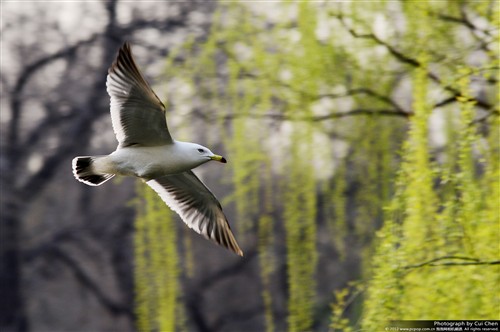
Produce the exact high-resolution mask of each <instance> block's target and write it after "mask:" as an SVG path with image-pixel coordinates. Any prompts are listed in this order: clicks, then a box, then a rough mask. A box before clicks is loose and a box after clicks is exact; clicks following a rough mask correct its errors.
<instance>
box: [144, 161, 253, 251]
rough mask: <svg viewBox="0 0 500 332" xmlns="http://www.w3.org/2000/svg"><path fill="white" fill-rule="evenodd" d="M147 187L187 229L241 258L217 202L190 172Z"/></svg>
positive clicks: (162, 178)
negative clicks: (177, 215)
mask: <svg viewBox="0 0 500 332" xmlns="http://www.w3.org/2000/svg"><path fill="white" fill-rule="evenodd" d="M146 183H147V184H148V185H149V186H150V187H151V188H153V189H154V190H155V191H156V192H157V193H158V195H160V197H161V198H162V200H163V201H164V202H165V203H167V205H168V206H169V207H170V208H171V209H172V210H174V211H175V212H177V213H178V214H179V215H180V216H181V218H182V220H183V221H184V222H185V223H186V224H187V225H188V226H189V227H190V228H192V229H193V230H195V231H196V232H198V233H199V234H201V235H203V236H204V237H205V238H207V239H209V240H212V241H214V242H216V243H217V244H219V245H221V246H224V247H226V248H228V249H229V250H232V251H234V252H235V253H236V254H238V255H240V256H243V252H242V251H241V249H240V247H239V246H238V243H237V242H236V239H235V238H234V235H233V232H232V231H231V227H230V226H229V222H228V220H227V218H226V216H225V215H224V213H223V212H222V207H221V205H220V203H219V201H218V200H217V198H216V197H215V196H214V194H212V192H210V190H209V189H208V188H207V187H206V186H205V185H204V184H203V182H201V181H200V180H199V179H198V177H197V176H196V175H195V174H194V173H193V172H192V171H187V172H183V173H180V174H174V175H167V176H163V177H160V178H158V179H154V180H149V181H147V182H146Z"/></svg>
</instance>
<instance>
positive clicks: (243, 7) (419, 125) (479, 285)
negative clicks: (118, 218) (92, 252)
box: [136, 1, 500, 332]
mask: <svg viewBox="0 0 500 332" xmlns="http://www.w3.org/2000/svg"><path fill="white" fill-rule="evenodd" d="M460 3H462V5H463V6H468V7H460V6H459V5H457V2H453V1H449V2H427V1H418V2H414V1H412V2H387V1H372V2H369V3H367V2H356V1H352V2H342V3H337V2H326V3H317V2H308V1H299V2H285V3H283V4H280V5H279V6H280V7H279V10H280V11H279V13H280V15H279V16H280V17H278V18H276V17H273V16H272V15H270V14H271V12H272V10H270V11H269V13H268V12H267V11H266V10H265V9H266V8H267V7H266V6H274V5H276V4H273V3H266V4H264V3H259V4H258V6H256V5H255V4H253V5H252V3H250V2H249V3H246V2H243V3H238V2H229V3H228V2H222V3H220V4H219V7H218V10H217V11H216V13H215V15H214V17H213V23H212V26H211V29H210V34H209V35H208V36H207V38H206V40H204V41H203V42H202V43H201V44H197V43H194V42H193V41H187V42H186V43H185V44H184V45H182V47H181V48H180V49H179V50H177V52H175V55H173V57H172V58H170V60H171V61H170V62H169V65H168V76H169V77H176V78H177V80H181V81H182V83H183V84H184V85H187V86H189V87H190V90H191V91H192V92H190V93H187V94H186V93H184V96H183V94H182V93H177V92H176V91H173V92H172V99H174V101H175V103H176V104H177V105H179V106H182V107H188V108H189V111H190V112H191V113H189V114H188V116H185V119H187V120H184V121H189V123H190V125H191V121H193V119H194V118H195V116H196V115H198V116H200V117H201V118H203V121H204V122H203V125H207V124H210V126H208V127H210V128H207V131H210V130H213V131H216V132H217V138H216V139H215V142H214V143H216V144H222V145H223V146H224V148H225V149H226V150H227V154H228V156H229V157H230V158H229V160H230V163H229V164H228V167H230V170H231V175H230V176H231V180H230V184H231V194H228V195H227V196H226V197H223V198H222V203H223V205H224V206H230V205H231V204H233V205H234V210H235V211H236V216H235V217H234V218H232V221H233V220H234V222H232V224H231V226H232V228H233V230H235V232H236V233H237V237H238V239H239V240H240V241H241V242H243V243H245V242H247V244H251V243H257V248H256V249H257V252H258V254H259V266H260V277H261V281H262V292H261V295H262V307H263V308H264V315H263V317H264V318H263V320H264V323H263V324H265V326H266V330H267V331H269V332H270V331H273V330H275V329H276V328H277V327H278V326H283V324H281V325H280V323H281V322H277V321H276V320H275V317H273V313H275V312H277V311H279V310H277V308H276V305H277V303H278V301H273V291H275V292H276V290H275V289H273V284H272V280H273V277H275V276H274V275H273V274H274V273H275V272H276V271H277V270H279V269H278V264H280V263H281V262H286V272H287V274H286V276H287V280H286V282H287V295H288V298H287V324H288V326H287V328H288V330H290V331H304V330H311V329H313V328H314V327H315V326H316V325H315V324H317V323H318V322H317V321H315V318H317V317H318V316H319V315H318V312H319V311H320V309H318V310H317V311H316V309H317V307H316V305H317V304H318V302H319V301H316V300H317V299H318V298H319V297H320V296H321V295H323V294H317V291H316V289H317V288H319V287H317V286H319V285H318V284H317V280H316V276H317V267H318V266H319V264H318V262H321V263H322V264H341V263H339V262H346V260H347V259H359V258H358V257H361V260H362V262H361V263H360V265H362V267H361V270H362V273H363V275H362V276H360V275H356V278H362V277H364V278H365V280H366V285H364V286H363V287H361V286H360V287H359V289H358V287H357V288H356V289H357V291H356V292H354V293H356V294H357V293H358V292H361V291H362V289H366V299H365V300H364V303H363V319H362V325H363V328H364V329H366V330H367V331H372V330H373V331H374V330H377V328H378V327H380V325H381V324H384V323H385V322H386V320H387V319H391V318H392V319H423V318H427V319H446V318H448V319H464V318H470V319H475V318H478V319H479V318H487V317H496V316H491V315H495V313H494V312H492V310H493V309H494V308H497V307H498V304H499V302H500V299H499V297H498V296H497V295H496V294H493V293H492V292H488V289H493V288H494V287H495V283H498V282H499V281H500V280H499V276H498V275H499V273H498V268H497V267H496V266H498V265H496V266H494V265H491V266H488V265H477V266H475V265H464V266H463V267H455V266H452V267H444V266H434V265H436V264H438V265H439V263H440V262H442V263H457V262H458V263H464V262H469V263H474V262H488V261H492V260H495V256H498V248H495V247H494V246H492V245H490V244H491V243H497V242H498V239H499V238H500V234H499V230H498V224H499V216H498V196H499V186H498V178H499V162H498V158H499V128H498V127H499V123H498V116H491V117H490V118H489V119H487V120H488V121H485V122H484V123H483V124H486V125H485V128H487V129H484V128H483V132H482V133H480V132H479V130H478V128H479V127H478V125H477V124H476V123H475V121H476V120H475V119H477V118H478V117H480V116H484V114H483V115H481V114H479V112H478V111H477V107H476V105H475V104H474V101H473V98H472V97H473V95H474V94H473V92H472V91H473V89H472V88H471V84H472V83H471V82H472V80H473V78H474V77H477V76H480V75H483V74H484V76H486V75H487V74H488V73H491V69H492V68H494V67H495V66H498V60H491V61H489V60H488V61H489V62H488V61H485V63H483V64H481V66H480V67H473V66H471V65H468V64H467V63H465V62H464V59H465V58H466V55H468V54H470V52H471V49H472V47H471V46H470V43H469V44H468V43H462V42H461V41H460V40H461V35H460V34H459V33H457V30H456V29H454V28H450V25H451V26H452V27H457V26H458V23H457V22H456V20H455V21H454V20H451V19H450V18H448V19H446V17H445V18H443V17H442V16H443V15H442V13H443V12H446V13H447V14H449V15H450V17H451V18H454V17H460V15H461V13H462V12H461V8H462V9H463V8H466V9H467V10H470V11H473V12H477V13H479V14H478V15H481V16H484V17H488V18H490V19H491V17H490V16H491V15H490V14H489V12H490V11H489V7H488V6H485V5H484V4H481V3H480V2H467V1H465V2H460ZM448 7H449V8H448ZM273 10H276V8H275V7H273ZM394 13H395V14H396V16H397V17H398V20H396V21H394V20H393V14H394ZM445 16H446V15H445ZM401 22H403V23H401ZM398 25H403V27H401V26H398ZM374 26H382V27H385V28H382V29H380V28H379V29H375V28H374ZM375 30H377V31H376V32H374V31H375ZM325 31H326V32H325ZM485 31H486V30H485ZM378 33H380V34H381V35H382V36H379V35H378ZM384 34H386V36H384ZM458 41H460V42H458ZM493 53H494V52H493ZM177 55H179V59H182V61H181V60H179V61H177V62H176V61H174V60H172V59H173V58H176V56H177ZM488 56H490V57H491V58H492V59H496V57H495V54H490V55H488ZM494 61H497V62H494ZM481 78H482V79H488V78H487V77H481ZM177 83H179V82H177ZM183 84H175V86H182V85H183ZM188 90H189V89H188ZM400 95H403V97H401V98H400V99H398V97H400ZM449 95H455V97H457V98H456V100H455V99H453V100H451V101H449V102H447V103H446V104H444V105H439V106H436V104H439V102H440V101H441V100H440V99H439V98H442V97H443V96H445V97H447V96H449ZM476 95H477V93H476ZM455 97H454V98H455ZM179 98H180V99H179ZM410 98H411V101H409V99H410ZM495 98H497V97H495ZM495 98H493V99H495ZM495 102H496V103H498V100H497V99H495ZM200 105H201V106H202V107H200ZM198 109H203V111H202V114H200V113H201V112H200V111H198ZM483 109H484V107H483ZM436 115H439V116H442V117H441V118H440V119H441V120H442V121H443V122H444V126H443V128H444V133H445V134H444V135H443V136H444V137H445V138H444V140H445V144H444V146H443V147H439V148H437V147H436V145H435V143H434V142H432V139H431V136H432V134H434V133H435V131H436V129H433V128H431V127H430V125H431V124H432V122H433V116H436ZM183 116H184V115H183ZM191 127H193V126H192V125H191ZM192 130H193V132H192V133H191V134H192V135H196V133H195V131H196V129H192ZM437 150H439V151H437ZM145 194H146V193H145ZM149 200H150V199H149V198H148V199H147V201H149ZM153 210H154V209H153ZM145 215H146V214H145ZM141 218H142V217H141ZM141 218H139V219H138V224H137V227H138V234H143V235H141V236H142V237H139V238H138V239H142V242H138V244H137V246H136V248H137V255H138V257H142V258H141V259H138V260H137V267H138V268H139V269H142V270H143V271H146V272H148V271H153V268H152V267H151V266H152V265H151V264H153V263H151V262H156V261H157V260H158V256H156V254H151V253H149V250H150V249H148V248H149V247H148V248H146V242H145V240H144V239H146V237H145V236H153V235H147V234H149V233H148V232H147V231H144V230H143V231H141V227H144V228H143V229H146V228H145V227H146V226H141V225H143V224H144V225H145V224H146V222H145V221H144V220H145V219H144V220H143V219H141ZM168 220H170V219H168ZM168 220H167V223H168V222H170V221H168ZM139 221H141V222H139ZM163 222H165V221H163ZM141 223H142V224H141ZM325 225H327V226H325ZM321 227H323V228H321ZM380 227H382V228H381V229H380ZM277 229H284V230H285V241H284V242H285V243H279V242H278V241H277V239H281V234H275V231H276V230H277ZM325 229H328V232H324V230H325ZM377 230H378V231H377ZM375 233H376V234H377V236H376V239H375V243H374V244H373V245H372V241H373V238H374V234H375ZM170 236H173V235H172V234H171V235H170ZM255 237H257V241H252V240H253V239H255ZM320 237H321V241H323V242H322V243H320V242H321V241H319V239H320ZM325 239H326V240H325ZM476 239H480V241H476ZM246 240H248V241H246ZM165 242H167V241H165ZM169 242H170V241H169ZM326 242H328V243H327V244H325V243H326ZM320 244H322V245H323V247H320ZM326 246H330V247H328V248H327V249H324V248H325V247H326ZM332 247H333V248H334V249H331V248H332ZM284 248H286V257H284V256H283V257H277V256H276V255H277V254H278V253H280V254H281V252H283V251H284V250H283V249H284ZM157 249H158V250H167V249H161V248H160V247H158V248H157ZM169 250H170V249H169ZM172 250H173V249H172ZM332 252H333V254H331V253H332ZM173 257H176V255H173ZM353 257H356V258H353ZM496 259H497V260H498V258H496ZM457 260H458V261H457ZM148 262H149V263H148ZM141 264H142V265H141ZM169 264H174V263H173V262H170V263H169ZM175 264H176V263H175ZM188 266H189V264H188ZM465 269H466V270H465ZM192 270H193V268H191V271H192ZM172 271H176V270H175V269H174V270H172ZM138 273H139V272H138ZM148 273H149V272H148ZM495 273H496V274H495ZM143 274H144V272H141V275H143ZM141 275H138V277H137V280H138V292H137V296H138V301H139V303H143V305H142V306H141V305H139V306H138V313H140V312H142V314H139V317H143V318H141V319H142V320H139V325H140V327H141V329H146V330H147V329H151V328H152V329H155V328H158V326H159V325H158V324H159V323H158V322H156V321H155V318H154V317H156V316H155V314H151V313H156V314H159V312H158V311H154V310H156V309H154V308H153V305H152V303H153V302H148V301H150V300H145V299H146V298H147V297H148V296H149V295H148V294H150V291H149V290H147V289H148V288H147V285H146V283H147V282H146V281H151V280H153V281H154V278H153V279H147V278H149V277H144V276H142V277H141ZM350 277H351V276H350ZM141 278H142V279H141ZM161 278H163V277H161ZM353 278H354V277H353ZM339 279H340V277H339ZM457 280H461V281H460V285H459V284H457ZM337 281H338V280H331V283H332V284H334V283H335V282H337ZM141 282H142V284H141ZM340 282H342V281H340ZM141 285H142V286H141ZM321 286H322V287H323V288H325V286H324V285H321ZM148 292H149V293H148ZM164 292H165V294H167V293H168V292H170V291H168V292H167V291H166V290H164ZM464 292H465V293H466V294H468V295H467V299H468V301H466V302H464V299H463V293H464ZM168 294H170V293H168ZM334 294H335V293H332V294H331V298H330V299H327V300H326V301H333V303H332V308H333V310H332V315H331V316H332V320H335V321H332V322H331V326H332V328H336V329H341V328H343V329H345V330H349V327H348V325H349V324H350V322H351V320H349V319H347V320H346V317H345V316H343V315H344V314H345V312H346V310H343V309H342V307H343V306H344V305H351V304H348V303H347V302H348V301H347V300H346V297H347V294H348V293H347V291H346V292H344V293H342V292H337V293H336V295H334ZM461 294H462V295H461ZM481 294H482V295H481ZM485 294H486V295H485ZM141 299H142V300H141ZM170 299H171V301H173V300H172V299H173V298H170ZM154 301H158V300H154ZM326 301H325V302H326ZM359 302H361V301H359ZM144 303H148V304H147V305H146V304H144ZM165 303H167V302H165ZM168 303H169V304H168V305H167V304H164V305H165V306H166V307H168V308H170V307H169V305H171V304H172V303H174V302H168ZM429 303H434V304H437V306H436V305H433V306H430V305H429ZM358 305H360V304H358ZM152 308H153V309H152ZM141 310H142V311H141ZM150 310H153V311H150ZM168 310H170V311H168V312H172V311H171V309H168ZM146 313H148V314H146ZM489 315H490V316H489ZM155 322H156V323H155ZM172 324H173V323H172ZM329 324H330V323H329ZM354 329H356V328H354Z"/></svg>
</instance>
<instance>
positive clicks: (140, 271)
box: [134, 181, 179, 332]
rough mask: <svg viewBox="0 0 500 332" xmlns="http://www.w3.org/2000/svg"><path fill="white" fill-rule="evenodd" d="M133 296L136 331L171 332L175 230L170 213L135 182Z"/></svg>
mask: <svg viewBox="0 0 500 332" xmlns="http://www.w3.org/2000/svg"><path fill="white" fill-rule="evenodd" d="M137 194H138V197H139V198H138V199H136V202H135V206H136V210H137V211H138V213H137V217H136V221H135V234H134V244H135V245H134V248H135V265H136V267H135V269H134V271H135V293H136V315H137V328H138V330H139V331H148V332H149V331H174V330H176V323H177V320H176V315H177V314H178V313H179V310H178V307H179V303H178V302H177V297H178V295H179V291H178V287H179V285H178V280H177V279H178V258H177V257H178V255H177V243H176V230H175V225H174V223H173V218H172V216H171V213H172V212H170V210H169V209H168V208H166V207H165V203H164V202H163V201H162V200H161V199H160V198H159V197H158V195H157V194H156V193H155V192H154V191H153V190H152V189H150V188H149V187H148V186H146V185H145V184H144V183H142V182H140V183H139V181H138V184H137Z"/></svg>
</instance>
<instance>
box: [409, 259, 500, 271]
mask: <svg viewBox="0 0 500 332" xmlns="http://www.w3.org/2000/svg"><path fill="white" fill-rule="evenodd" d="M443 260H462V261H464V262H444V263H440V262H441V261H443ZM498 264H500V260H495V261H481V260H479V259H477V258H472V257H464V256H443V257H438V258H434V259H431V260H429V261H426V262H423V263H419V264H414V265H406V266H403V269H405V270H410V269H416V268H420V267H425V266H466V265H498Z"/></svg>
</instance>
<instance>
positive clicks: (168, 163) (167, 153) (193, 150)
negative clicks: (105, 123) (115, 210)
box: [72, 43, 243, 256]
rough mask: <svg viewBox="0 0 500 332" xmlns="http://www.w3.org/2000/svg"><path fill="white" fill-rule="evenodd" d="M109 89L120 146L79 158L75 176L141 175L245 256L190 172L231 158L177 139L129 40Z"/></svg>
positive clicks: (207, 232)
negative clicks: (213, 161)
mask: <svg viewBox="0 0 500 332" xmlns="http://www.w3.org/2000/svg"><path fill="white" fill-rule="evenodd" d="M106 87H107V91H108V94H109V96H110V97H111V121H112V124H113V130H114V132H115V135H116V138H117V139H118V147H117V148H116V150H115V151H114V152H113V153H111V154H109V155H106V156H85V157H76V158H74V159H73V162H72V165H73V174H74V175H75V178H76V179H77V180H78V181H81V182H83V183H85V184H87V185H90V186H98V185H101V184H103V183H104V182H106V181H108V180H109V179H111V178H112V177H113V176H115V175H123V176H136V177H140V178H141V179H143V180H144V181H145V182H146V183H147V184H148V185H149V186H150V187H151V188H153V189H154V190H155V191H156V192H157V193H158V195H160V197H161V199H162V200H163V201H164V202H165V203H167V205H168V206H169V207H170V208H171V209H172V210H174V211H175V212H177V213H178V214H179V215H180V216H181V218H182V220H183V221H184V222H185V223H186V224H187V225H188V226H189V227H190V228H192V229H194V230H195V231H196V232H198V233H199V234H201V235H203V236H204V237H205V238H207V239H209V240H212V241H215V242H216V243H218V244H219V245H222V246H224V247H226V248H228V249H229V250H232V251H233V252H235V253H236V254H238V255H240V256H243V252H242V251H241V249H240V247H239V246H238V243H237V242H236V239H235V238H234V235H233V233H232V232H231V228H230V226H229V222H228V221H227V218H226V216H225V215H224V213H223V212H222V207H221V205H220V203H219V201H218V200H217V198H216V197H215V196H214V195H213V194H212V193H211V192H210V190H209V189H208V188H207V187H206V186H205V185H204V184H203V183H202V182H201V181H200V180H199V179H198V178H197V177H196V175H195V174H194V173H193V172H192V171H191V169H193V168H195V167H198V166H200V165H201V164H204V163H206V162H208V161H210V160H216V161H219V162H222V163H225V162H226V159H224V158H223V157H222V156H219V155H216V154H214V153H212V151H210V150H209V149H208V148H206V147H204V146H201V145H199V144H195V143H188V142H180V141H176V140H174V139H172V137H171V136H170V133H169V131H168V127H167V121H166V117H165V106H164V105H163V103H162V102H161V101H160V99H159V98H158V96H157V95H156V94H155V93H154V91H153V90H152V89H151V87H150V86H149V84H148V83H147V82H146V80H145V79H144V77H143V75H142V74H141V72H140V71H139V69H138V68H137V66H136V64H135V61H134V58H133V57H132V53H131V51H130V45H129V44H128V43H125V44H124V45H123V46H122V47H121V48H120V50H119V52H118V56H117V57H116V60H115V61H114V62H113V64H112V65H111V67H110V68H109V70H108V76H107V81H106Z"/></svg>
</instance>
